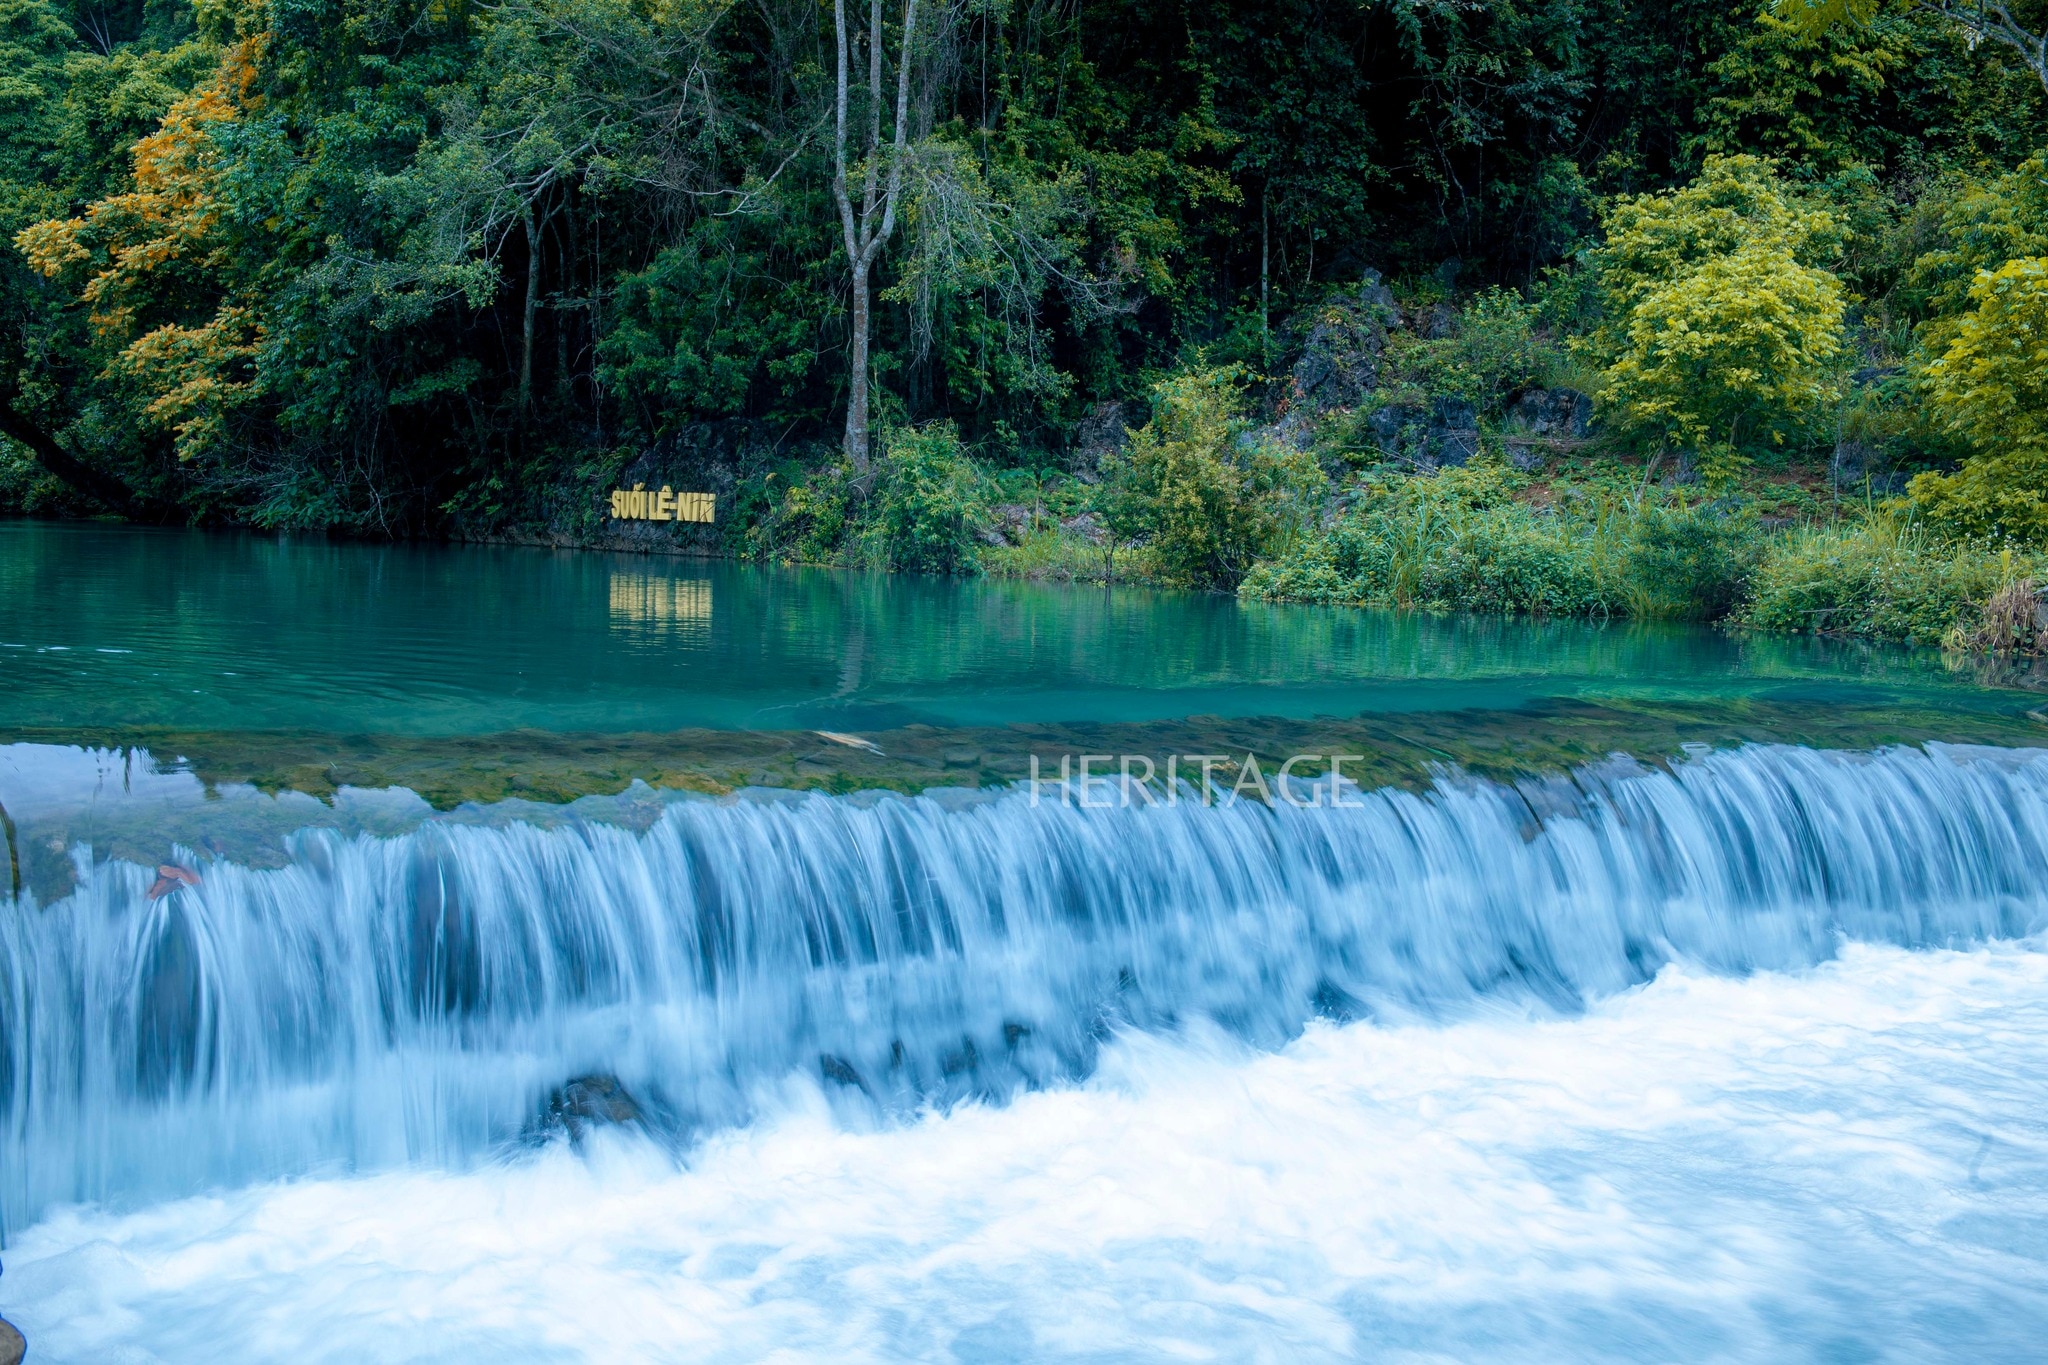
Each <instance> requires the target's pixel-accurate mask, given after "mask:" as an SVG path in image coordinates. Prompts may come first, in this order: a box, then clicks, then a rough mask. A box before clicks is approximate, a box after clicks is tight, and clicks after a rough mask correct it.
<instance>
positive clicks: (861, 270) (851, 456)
mask: <svg viewBox="0 0 2048 1365" xmlns="http://www.w3.org/2000/svg"><path fill="white" fill-rule="evenodd" d="M869 310H870V302H869V294H868V271H867V265H866V263H865V262H861V261H856V262H855V263H854V268H853V338H852V345H851V347H850V348H849V349H850V352H851V354H850V355H849V356H848V358H847V369H848V371H849V373H850V377H851V379H852V381H853V383H852V388H851V390H850V391H849V392H848V393H847V396H846V458H847V460H848V461H849V462H850V463H851V464H852V465H853V468H854V472H855V473H857V474H865V473H867V470H868V332H869Z"/></svg>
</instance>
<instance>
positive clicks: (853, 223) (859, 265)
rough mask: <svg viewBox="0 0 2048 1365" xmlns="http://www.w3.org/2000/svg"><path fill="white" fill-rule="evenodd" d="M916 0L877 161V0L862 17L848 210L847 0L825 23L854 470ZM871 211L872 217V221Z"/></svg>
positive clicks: (891, 223) (901, 142) (863, 432)
mask: <svg viewBox="0 0 2048 1365" xmlns="http://www.w3.org/2000/svg"><path fill="white" fill-rule="evenodd" d="M917 5H918V0H904V6H903V37H902V41H901V45H900V46H899V48H898V50H897V61H896V127H895V136H894V139H893V141H892V144H891V152H890V156H889V158H888V162H889V174H888V177H887V179H886V181H884V180H883V178H882V176H881V169H882V167H881V161H882V47H883V38H884V36H885V35H884V33H883V31H882V0H871V6H870V9H869V17H868V82H867V84H868V89H867V97H868V107H867V115H868V119H867V123H868V126H867V154H866V156H865V157H864V158H863V160H864V162H865V164H864V165H863V167H862V185H861V200H860V206H859V208H858V210H856V209H855V207H854V202H853V193H852V190H851V189H850V187H849V186H848V183H847V176H848V173H849V168H848V164H847V155H846V136H847V129H846V124H847V117H848V114H849V112H850V111H849V109H848V104H849V95H850V72H849V69H848V67H849V53H848V49H849V47H850V46H851V44H850V40H849V36H848V29H847V25H846V0H832V27H833V32H834V36H835V38H836V39H837V48H838V51H837V57H838V83H837V88H836V90H835V91H834V96H835V98H834V103H833V129H834V136H833V146H832V198H833V200H834V201H835V202H836V204H837V206H838V209H839V230H840V234H841V237H842V240H843V243H844V245H845V248H846V262H847V272H848V276H849V283H850V284H851V285H852V295H853V298H852V310H851V311H852V318H851V320H850V321H851V324H852V326H851V332H852V335H851V336H850V337H849V339H848V343H849V344H848V346H847V376H846V378H847V395H846V458H847V462H848V463H850V464H851V465H852V466H853V469H854V473H855V474H856V475H857V476H858V475H863V474H866V473H867V472H868V417H869V404H868V343H869V334H870V333H871V332H872V331H873V316H874V309H873V303H872V300H871V298H870V297H869V284H870V280H871V278H872V273H873V270H874V264H875V260H876V258H877V257H879V256H880V255H881V254H882V248H883V246H884V245H886V244H887V243H888V240H889V237H890V234H891V233H893V232H894V231H895V230H896V203H897V199H898V198H899V197H900V195H901V193H902V189H903V160H904V152H905V149H906V147H907V145H908V143H909V140H910V66H911V61H912V56H913V50H914V49H913V46H912V45H913V42H914V40H915V38H916V34H917ZM877 210H879V211H880V213H879V221H877Z"/></svg>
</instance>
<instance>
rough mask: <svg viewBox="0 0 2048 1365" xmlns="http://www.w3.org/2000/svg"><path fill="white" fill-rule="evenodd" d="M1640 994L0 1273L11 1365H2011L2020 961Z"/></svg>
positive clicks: (807, 1126)
mask: <svg viewBox="0 0 2048 1365" xmlns="http://www.w3.org/2000/svg"><path fill="white" fill-rule="evenodd" d="M2039 947H2040V944H2039V942H2038V941H2034V942H2031V943H2028V944H2024V945H2020V946H2013V945H1993V946H1990V947H1982V948H1973V949H1968V950H1964V951H1947V950H1920V951H1913V950H1906V949H1900V948H1896V947H1890V946H1867V945H1856V944H1851V945H1848V946H1846V947H1845V948H1844V949H1843V951H1842V952H1841V954H1840V955H1839V957H1838V958H1836V959H1835V960H1834V961H1832V962H1829V963H1826V964H1823V965H1820V966H1817V967H1812V968H1808V969H1802V970H1797V971H1792V972H1788V973H1782V974H1781V973H1759V974H1754V975H1750V976H1746V977H1742V978H1735V977H1726V976H1717V975H1712V974H1708V973H1706V972H1704V971H1702V970H1700V969H1698V968H1693V967H1686V966H1672V967H1667V968H1665V969H1664V970H1663V971H1662V972H1661V974H1659V975H1658V977H1657V978H1656V979H1655V980H1654V981H1652V982H1650V983H1649V984H1647V985H1644V986H1640V987H1636V988H1633V989H1630V990H1626V991H1624V992H1621V993H1619V994H1616V995H1612V996H1609V997H1607V998H1605V999H1603V1000H1601V1001H1598V1002H1596V1003H1594V1004H1593V1005H1592V1006H1591V1007H1590V1009H1589V1010H1588V1011H1587V1012H1586V1013H1584V1014H1582V1015H1580V1016H1578V1017H1575V1018H1569V1019H1561V1018H1555V1017H1549V1016H1546V1015H1543V1014H1542V1013H1540V1012H1538V1011H1540V1006H1538V1005H1534V1004H1507V1003H1497V1004H1494V1005H1490V1006H1482V1007H1481V1009H1480V1012H1479V1013H1478V1014H1476V1015H1472V1016H1468V1017H1467V1018H1465V1019H1464V1020H1463V1021H1462V1022H1456V1023H1452V1024H1449V1025H1444V1026H1427V1025H1415V1026H1389V1025H1383V1024H1375V1023H1359V1024H1351V1025H1345V1026H1341V1027H1340V1026H1336V1025H1331V1024H1327V1023H1319V1024H1315V1025H1312V1026H1311V1027H1310V1028H1309V1030H1308V1031H1307V1032H1306V1033H1305V1034H1303V1035H1302V1036H1300V1037H1299V1038H1297V1039H1296V1040H1295V1041H1293V1042H1291V1043H1289V1044H1287V1045H1285V1046H1284V1047H1282V1048H1280V1049H1279V1050H1278V1051H1273V1052H1263V1053H1261V1052H1256V1051H1253V1050H1250V1049H1248V1048H1247V1047H1246V1046H1245V1045H1244V1044H1243V1043H1241V1042H1238V1041H1235V1040H1232V1039H1229V1038H1226V1037H1223V1036H1221V1035H1217V1034H1211V1033H1203V1034H1198V1035H1193V1036H1191V1035H1189V1034H1187V1033H1180V1034H1177V1035H1173V1036H1170V1037H1169V1036H1165V1035H1158V1034H1125V1035H1123V1036H1121V1037H1119V1038H1117V1039H1115V1040H1114V1041H1112V1042H1111V1043H1109V1044H1108V1045H1107V1046H1105V1047H1104V1049H1103V1050H1102V1053H1101V1055H1100V1059H1099V1064H1098V1066H1097V1068H1096V1070H1095V1071H1094V1073H1093V1074H1092V1076H1090V1077H1089V1078H1088V1079H1087V1080H1085V1081H1081V1082H1078V1083H1073V1084H1069V1085H1065V1086H1058V1087H1054V1088H1051V1089H1046V1090H1040V1091H1035V1092H1030V1093H1024V1094H1021V1095H1019V1096H1018V1097H1017V1098H1015V1099H1014V1100H1013V1101H1012V1102H1011V1103H1009V1104H1007V1105H1003V1106H999V1107H983V1106H979V1105H972V1104H970V1105H966V1106H963V1107H959V1108H955V1109H954V1110H952V1111H951V1112H950V1113H947V1114H945V1115H926V1116H924V1117H922V1118H919V1119H916V1120H915V1121H912V1122H908V1123H905V1124H901V1125H895V1126H890V1125H880V1126H864V1125H863V1121H862V1120H861V1119H860V1118H859V1117H858V1115H853V1116H849V1115H848V1113H847V1111H846V1110H845V1108H844V1106H840V1107H838V1108H836V1109H835V1108H834V1107H833V1106H832V1105H831V1104H829V1103H828V1101H827V1099H826V1097H825V1095H824V1094H823V1093H822V1092H821V1091H820V1090H819V1089H817V1088H816V1087H815V1083H814V1082H812V1081H809V1080H794V1081H790V1082H788V1083H787V1084H786V1086H785V1087H784V1088H782V1089H780V1090H779V1091H776V1092H775V1093H772V1094H769V1093H761V1094H757V1095H756V1097H755V1106H756V1107H755V1111H754V1112H755V1115H756V1116H755V1118H754V1120H753V1121H752V1122H751V1123H749V1124H747V1125H746V1126H743V1127H738V1128H732V1129H727V1130H724V1131H721V1132H717V1133H713V1134H712V1135H710V1136H708V1137H707V1138H705V1139H704V1140H703V1141H702V1142H701V1143H699V1144H698V1145H697V1146H696V1147H694V1148H692V1149H691V1152H690V1155H689V1156H688V1158H687V1159H686V1162H685V1164H682V1165H678V1164H677V1163H676V1162H675V1161H674V1160H673V1159H672V1158H670V1157H668V1156H665V1155H663V1154H661V1153H660V1152H657V1151H655V1150H653V1149H652V1148H648V1147H635V1146H632V1145H629V1144H626V1143H624V1142H619V1143H615V1144H611V1145H604V1144H599V1145H596V1146H595V1147H594V1148H593V1149H592V1150H590V1151H589V1152H588V1154H587V1156H582V1157H579V1156H578V1155H576V1154H575V1153H572V1152H571V1151H569V1150H567V1149H566V1148H563V1147H560V1146H557V1147H555V1148H552V1149H548V1150H544V1151H541V1152H539V1153H532V1154H527V1155H522V1156H519V1157H516V1158H513V1159H510V1160H508V1161H505V1162H502V1163H499V1164H493V1165H486V1166H483V1167H478V1168H471V1169H468V1170H466V1171H462V1172H459V1173H450V1172H437V1171H430V1170H425V1169H419V1168H414V1169H408V1170H403V1171H397V1172H391V1173H386V1174H376V1175H366V1176H355V1177H348V1176H340V1175H337V1176H334V1177H331V1178H322V1177H320V1176H317V1175H316V1176H309V1177H304V1178H300V1179H296V1180H293V1181H290V1182H287V1183H282V1184H277V1183H273V1184H267V1185H260V1186H256V1187H253V1188H247V1189H243V1190H239V1191H235V1192H232V1193H226V1194H220V1195H216V1196H209V1197H198V1198H187V1199H183V1200H179V1201H175V1202H170V1203H164V1204H160V1205H157V1206H155V1207H152V1208H148V1209H144V1210H142V1211H139V1212H134V1213H128V1214H118V1215H117V1214H110V1213H100V1212H94V1211H92V1210H91V1209H79V1208H76V1207H72V1208H66V1209H61V1210H59V1211H57V1212H55V1213H53V1214H50V1215H48V1216H46V1217H44V1218H43V1219H42V1220H41V1221H40V1222H37V1223H35V1224H34V1225H33V1226H30V1227H27V1228H26V1229H24V1230H22V1231H21V1232H20V1233H19V1234H18V1235H17V1236H16V1237H15V1239H14V1242H13V1245H12V1246H11V1247H10V1249H9V1251H8V1254H7V1269H6V1274H5V1277H4V1278H0V1313H4V1314H5V1315H6V1316H7V1317H9V1318H11V1319H13V1320H14V1321H16V1322H18V1323H20V1324H21V1325H22V1326H23V1327H24V1328H25V1330H26V1331H27V1333H28V1335H29V1337H30V1338H31V1343H32V1345H31V1359H32V1360H33V1361H36V1362H38V1365H41V1362H51V1363H53V1365H54V1363H55V1362H64V1361H72V1362H96V1363H97V1362H155V1361H164V1362H179V1361H205V1362H237V1361H351V1362H353V1361H379V1362H393V1361H488V1360H513V1359H517V1360H521V1361H576V1360H590V1361H605V1362H612V1361H671V1360H673V1361H726V1360H731V1361H755V1360H780V1361H805V1360H833V1361H838V1360H905V1359H910V1360H962V1361H995V1360H1029V1361H1060V1360H1088V1361H1112V1360H1161V1359H1190V1360H1227V1361H1246V1360H1253V1361H1256V1360H1269V1361H1288V1362H1293V1361H1322V1360H1357V1359H1370V1360H1387V1361H1425V1360H1426V1361H1438V1360H1461V1361H1462V1360H1473V1359H1504V1360H1518V1361H1522V1360H1578V1361H1583V1360H1616V1361H1643V1360H1667V1359H1672V1360H1770V1361H1788V1360H1813V1361H1863V1360H1902V1361H1903V1360H1913V1361H1917V1360H1971V1361H1984V1360H1993V1361H1997V1360H2029V1359H2039V1358H2040V1349H2041V1348H2040V1343H2041V1342H2042V1341H2044V1340H2048V954H2043V953H2042V952H2040V951H2038V948H2039Z"/></svg>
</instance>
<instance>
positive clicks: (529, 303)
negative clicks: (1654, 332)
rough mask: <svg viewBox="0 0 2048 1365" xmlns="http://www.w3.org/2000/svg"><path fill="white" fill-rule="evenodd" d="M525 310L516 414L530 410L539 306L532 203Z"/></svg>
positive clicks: (536, 231)
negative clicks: (517, 410)
mask: <svg viewBox="0 0 2048 1365" xmlns="http://www.w3.org/2000/svg"><path fill="white" fill-rule="evenodd" d="M522 220H523V221H524V223H525V225H526V311H525V315H524V317H523V318H522V319H521V320H520V327H519V413H520V415H521V416H522V417H523V416H525V415H527V414H528V413H530V412H532V411H533V322H534V315H535V314H536V312H538V310H539V308H540V230H539V229H538V228H537V227H536V226H535V225H534V221H533V205H532V204H528V205H526V208H525V212H524V213H523V214H522Z"/></svg>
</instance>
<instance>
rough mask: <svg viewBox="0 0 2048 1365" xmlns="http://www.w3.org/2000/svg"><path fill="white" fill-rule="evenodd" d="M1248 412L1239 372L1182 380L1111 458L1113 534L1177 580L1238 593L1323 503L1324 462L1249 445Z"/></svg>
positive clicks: (1160, 391)
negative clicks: (1264, 558)
mask: <svg viewBox="0 0 2048 1365" xmlns="http://www.w3.org/2000/svg"><path fill="white" fill-rule="evenodd" d="M1243 410H1244V397H1243V378H1242V374H1241V372H1240V371H1239V370H1238V369H1237V368H1236V367H1234V366H1228V367H1224V368H1222V369H1214V370H1202V371H1196V372H1192V373H1186V374H1179V375H1175V376H1174V377H1173V378H1171V379H1168V380H1166V381H1165V382H1164V383H1162V384H1160V385H1158V386H1157V387H1156V388H1155V389H1154V390H1153V396H1152V420H1151V421H1149V422H1147V423H1146V424H1145V425H1144V426H1143V427H1141V428H1139V429H1138V430H1137V431H1134V432H1132V433H1131V442H1130V445H1129V446H1128V447H1127V448H1125V449H1124V450H1123V451H1121V452H1119V453H1118V454H1116V455H1114V456H1112V457H1110V458H1108V459H1106V460H1104V461H1103V474H1104V476H1105V482H1104V490H1103V498H1102V502H1103V510H1104V512H1105V513H1106V514H1107V520H1108V523H1109V527H1110V530H1111V532H1112V533H1113V534H1115V535H1116V536H1118V537H1119V538H1121V539H1125V540H1131V541H1142V542H1145V543H1146V544H1147V545H1149V547H1150V549H1151V551H1152V554H1153V556H1154V558H1155V560H1156V562H1157V564H1158V565H1159V569H1160V572H1161V573H1162V574H1163V575H1164V576H1165V577H1166V578H1167V579H1168V580H1169V581H1172V582H1177V583H1181V584H1185V585H1187V586H1190V587H1224V588H1234V587H1236V586H1237V584H1238V582H1239V580H1241V579H1242V578H1243V577H1244V575H1245V573H1246V571H1248V570H1249V569H1250V568H1251V567H1252V565H1253V563H1254V562H1255V561H1256V560H1257V558H1258V557H1259V556H1260V555H1262V554H1271V553H1274V552H1275V551H1278V550H1284V548H1285V546H1286V544H1287V543H1288V542H1289V540H1290V539H1291V538H1292V537H1293V536H1294V535H1296V534H1297V533H1298V532H1299V531H1300V530H1301V528H1302V527H1304V526H1305V525H1306V524H1307V523H1308V520H1309V518H1310V517H1311V516H1312V515H1313V512H1314V509H1315V507H1316V505H1317V504H1318V502H1319V501H1320V498H1321V495H1322V492H1323V490H1324V488H1325V486H1326V482H1327V481H1326V480H1325V479H1324V477H1323V472H1322V469H1321V467H1320V466H1319V465H1318V464H1317V463H1316V460H1315V457H1314V456H1313V455H1310V454H1309V453H1308V452H1306V451H1300V450H1293V449H1288V448H1284V447H1280V446H1276V445H1273V444H1269V443H1266V442H1259V441H1254V440H1252V439H1250V437H1249V435H1248V431H1247V423H1246V422H1245V420H1244V417H1243Z"/></svg>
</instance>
